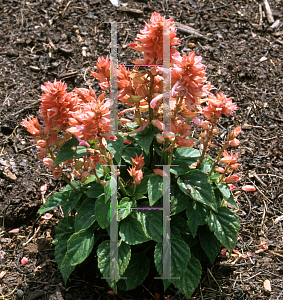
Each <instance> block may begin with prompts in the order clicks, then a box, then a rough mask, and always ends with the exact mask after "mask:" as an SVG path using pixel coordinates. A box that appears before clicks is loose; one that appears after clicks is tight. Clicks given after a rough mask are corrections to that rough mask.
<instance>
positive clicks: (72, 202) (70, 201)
mask: <svg viewBox="0 0 283 300" xmlns="http://www.w3.org/2000/svg"><path fill="white" fill-rule="evenodd" d="M81 196H82V194H81V193H79V194H78V193H76V192H74V191H73V190H72V191H68V192H67V193H66V194H65V197H66V198H67V201H66V202H65V203H64V206H63V212H64V215H65V216H68V215H69V213H70V212H71V211H72V209H73V208H74V207H75V206H76V205H77V203H78V202H79V200H80V198H81Z"/></svg>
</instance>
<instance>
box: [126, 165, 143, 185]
mask: <svg viewBox="0 0 283 300" xmlns="http://www.w3.org/2000/svg"><path fill="white" fill-rule="evenodd" d="M128 172H129V174H130V176H131V177H133V179H134V182H135V184H136V185H139V184H140V183H141V181H142V178H143V172H142V170H136V169H135V167H132V168H129V170H128Z"/></svg>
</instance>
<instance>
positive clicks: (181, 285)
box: [173, 256, 201, 299]
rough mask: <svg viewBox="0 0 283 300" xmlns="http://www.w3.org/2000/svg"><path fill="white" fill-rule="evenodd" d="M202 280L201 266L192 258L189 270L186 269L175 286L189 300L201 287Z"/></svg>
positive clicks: (175, 282)
mask: <svg viewBox="0 0 283 300" xmlns="http://www.w3.org/2000/svg"><path fill="white" fill-rule="evenodd" d="M200 279H201V264H200V262H199V261H198V260H197V259H196V258H195V257H193V256H192V258H191V260H190V262H189V263H188V265H187V268H185V272H184V274H182V275H181V276H180V279H179V280H174V281H173V284H174V286H175V287H176V288H178V289H179V290H180V291H181V292H182V293H183V294H184V295H185V297H186V298H187V299H190V298H191V296H192V294H193V293H194V291H195V290H196V288H197V287H198V286H199V282H200Z"/></svg>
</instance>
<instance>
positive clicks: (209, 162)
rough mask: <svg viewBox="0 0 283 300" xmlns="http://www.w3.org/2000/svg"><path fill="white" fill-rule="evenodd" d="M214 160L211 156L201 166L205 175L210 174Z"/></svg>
mask: <svg viewBox="0 0 283 300" xmlns="http://www.w3.org/2000/svg"><path fill="white" fill-rule="evenodd" d="M213 162H214V160H213V159H212V158H211V157H210V156H209V157H206V158H205V159H204V160H203V162H202V164H201V171H202V172H203V173H208V172H210V170H211V167H212V165H213Z"/></svg>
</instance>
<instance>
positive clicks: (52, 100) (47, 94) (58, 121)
mask: <svg viewBox="0 0 283 300" xmlns="http://www.w3.org/2000/svg"><path fill="white" fill-rule="evenodd" d="M41 89H42V91H43V92H44V94H42V97H41V99H40V100H41V107H40V110H39V112H40V114H39V116H40V117H41V118H42V119H43V123H44V125H45V129H44V134H45V135H48V134H53V133H56V132H59V131H61V130H62V129H63V128H66V127H67V124H68V117H69V116H70V115H69V112H70V111H72V110H73V109H74V107H75V105H76V104H77V98H76V95H75V94H74V93H72V92H71V93H67V91H66V89H67V85H66V84H65V83H63V82H61V81H56V79H55V80H54V82H53V83H51V82H45V83H44V86H43V85H42V86H41Z"/></svg>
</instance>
